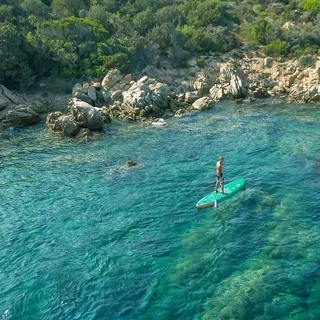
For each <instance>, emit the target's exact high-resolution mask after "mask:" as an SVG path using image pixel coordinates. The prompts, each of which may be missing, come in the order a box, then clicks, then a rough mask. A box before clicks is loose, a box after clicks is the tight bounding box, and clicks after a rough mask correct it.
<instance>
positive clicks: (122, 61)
mask: <svg viewBox="0 0 320 320" xmlns="http://www.w3.org/2000/svg"><path fill="white" fill-rule="evenodd" d="M132 68H133V66H132V62H131V60H130V58H129V56H128V54H127V53H116V54H114V55H112V56H106V57H105V58H104V64H103V66H102V69H101V75H103V74H105V73H107V72H108V70H110V69H119V70H121V71H122V72H124V73H130V72H131V71H132ZM99 70H100V69H99Z"/></svg>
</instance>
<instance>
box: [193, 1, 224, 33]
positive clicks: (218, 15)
mask: <svg viewBox="0 0 320 320" xmlns="http://www.w3.org/2000/svg"><path fill="white" fill-rule="evenodd" d="M223 12H224V11H223V6H222V4H221V2H220V1H218V0H209V1H205V2H199V4H198V5H197V7H196V9H195V10H192V11H190V12H189V14H188V24H189V25H193V26H195V27H196V28H201V27H207V26H208V25H215V26H216V25H219V24H220V23H221V22H222V21H223Z"/></svg>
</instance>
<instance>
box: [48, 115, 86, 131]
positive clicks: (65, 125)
mask: <svg viewBox="0 0 320 320" xmlns="http://www.w3.org/2000/svg"><path fill="white" fill-rule="evenodd" d="M50 127H51V129H52V131H54V132H61V133H63V134H65V135H66V136H76V135H77V134H78V133H79V131H80V125H79V123H78V122H76V121H75V120H74V119H73V117H72V116H71V115H62V116H60V117H59V118H58V119H57V120H56V121H55V122H54V123H53V125H52V126H50Z"/></svg>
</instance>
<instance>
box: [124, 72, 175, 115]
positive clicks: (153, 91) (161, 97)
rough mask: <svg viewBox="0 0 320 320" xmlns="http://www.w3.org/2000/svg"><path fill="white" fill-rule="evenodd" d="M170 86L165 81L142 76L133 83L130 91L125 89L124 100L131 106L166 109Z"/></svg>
mask: <svg viewBox="0 0 320 320" xmlns="http://www.w3.org/2000/svg"><path fill="white" fill-rule="evenodd" d="M168 94H169V87H168V85H166V84H163V83H157V82H156V81H155V80H154V79H149V78H148V77H146V76H145V77H143V78H141V79H140V80H139V81H138V82H136V83H133V85H132V86H131V87H130V89H129V90H128V91H124V92H123V93H122V95H123V102H124V103H125V104H126V105H129V106H130V107H131V108H133V109H134V108H139V109H146V107H152V108H153V110H163V111H164V110H165V109H166V108H167V106H168Z"/></svg>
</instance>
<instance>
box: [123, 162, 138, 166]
mask: <svg viewBox="0 0 320 320" xmlns="http://www.w3.org/2000/svg"><path fill="white" fill-rule="evenodd" d="M124 166H125V167H126V168H132V167H136V166H138V162H136V161H127V162H126V163H125V164H124Z"/></svg>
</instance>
